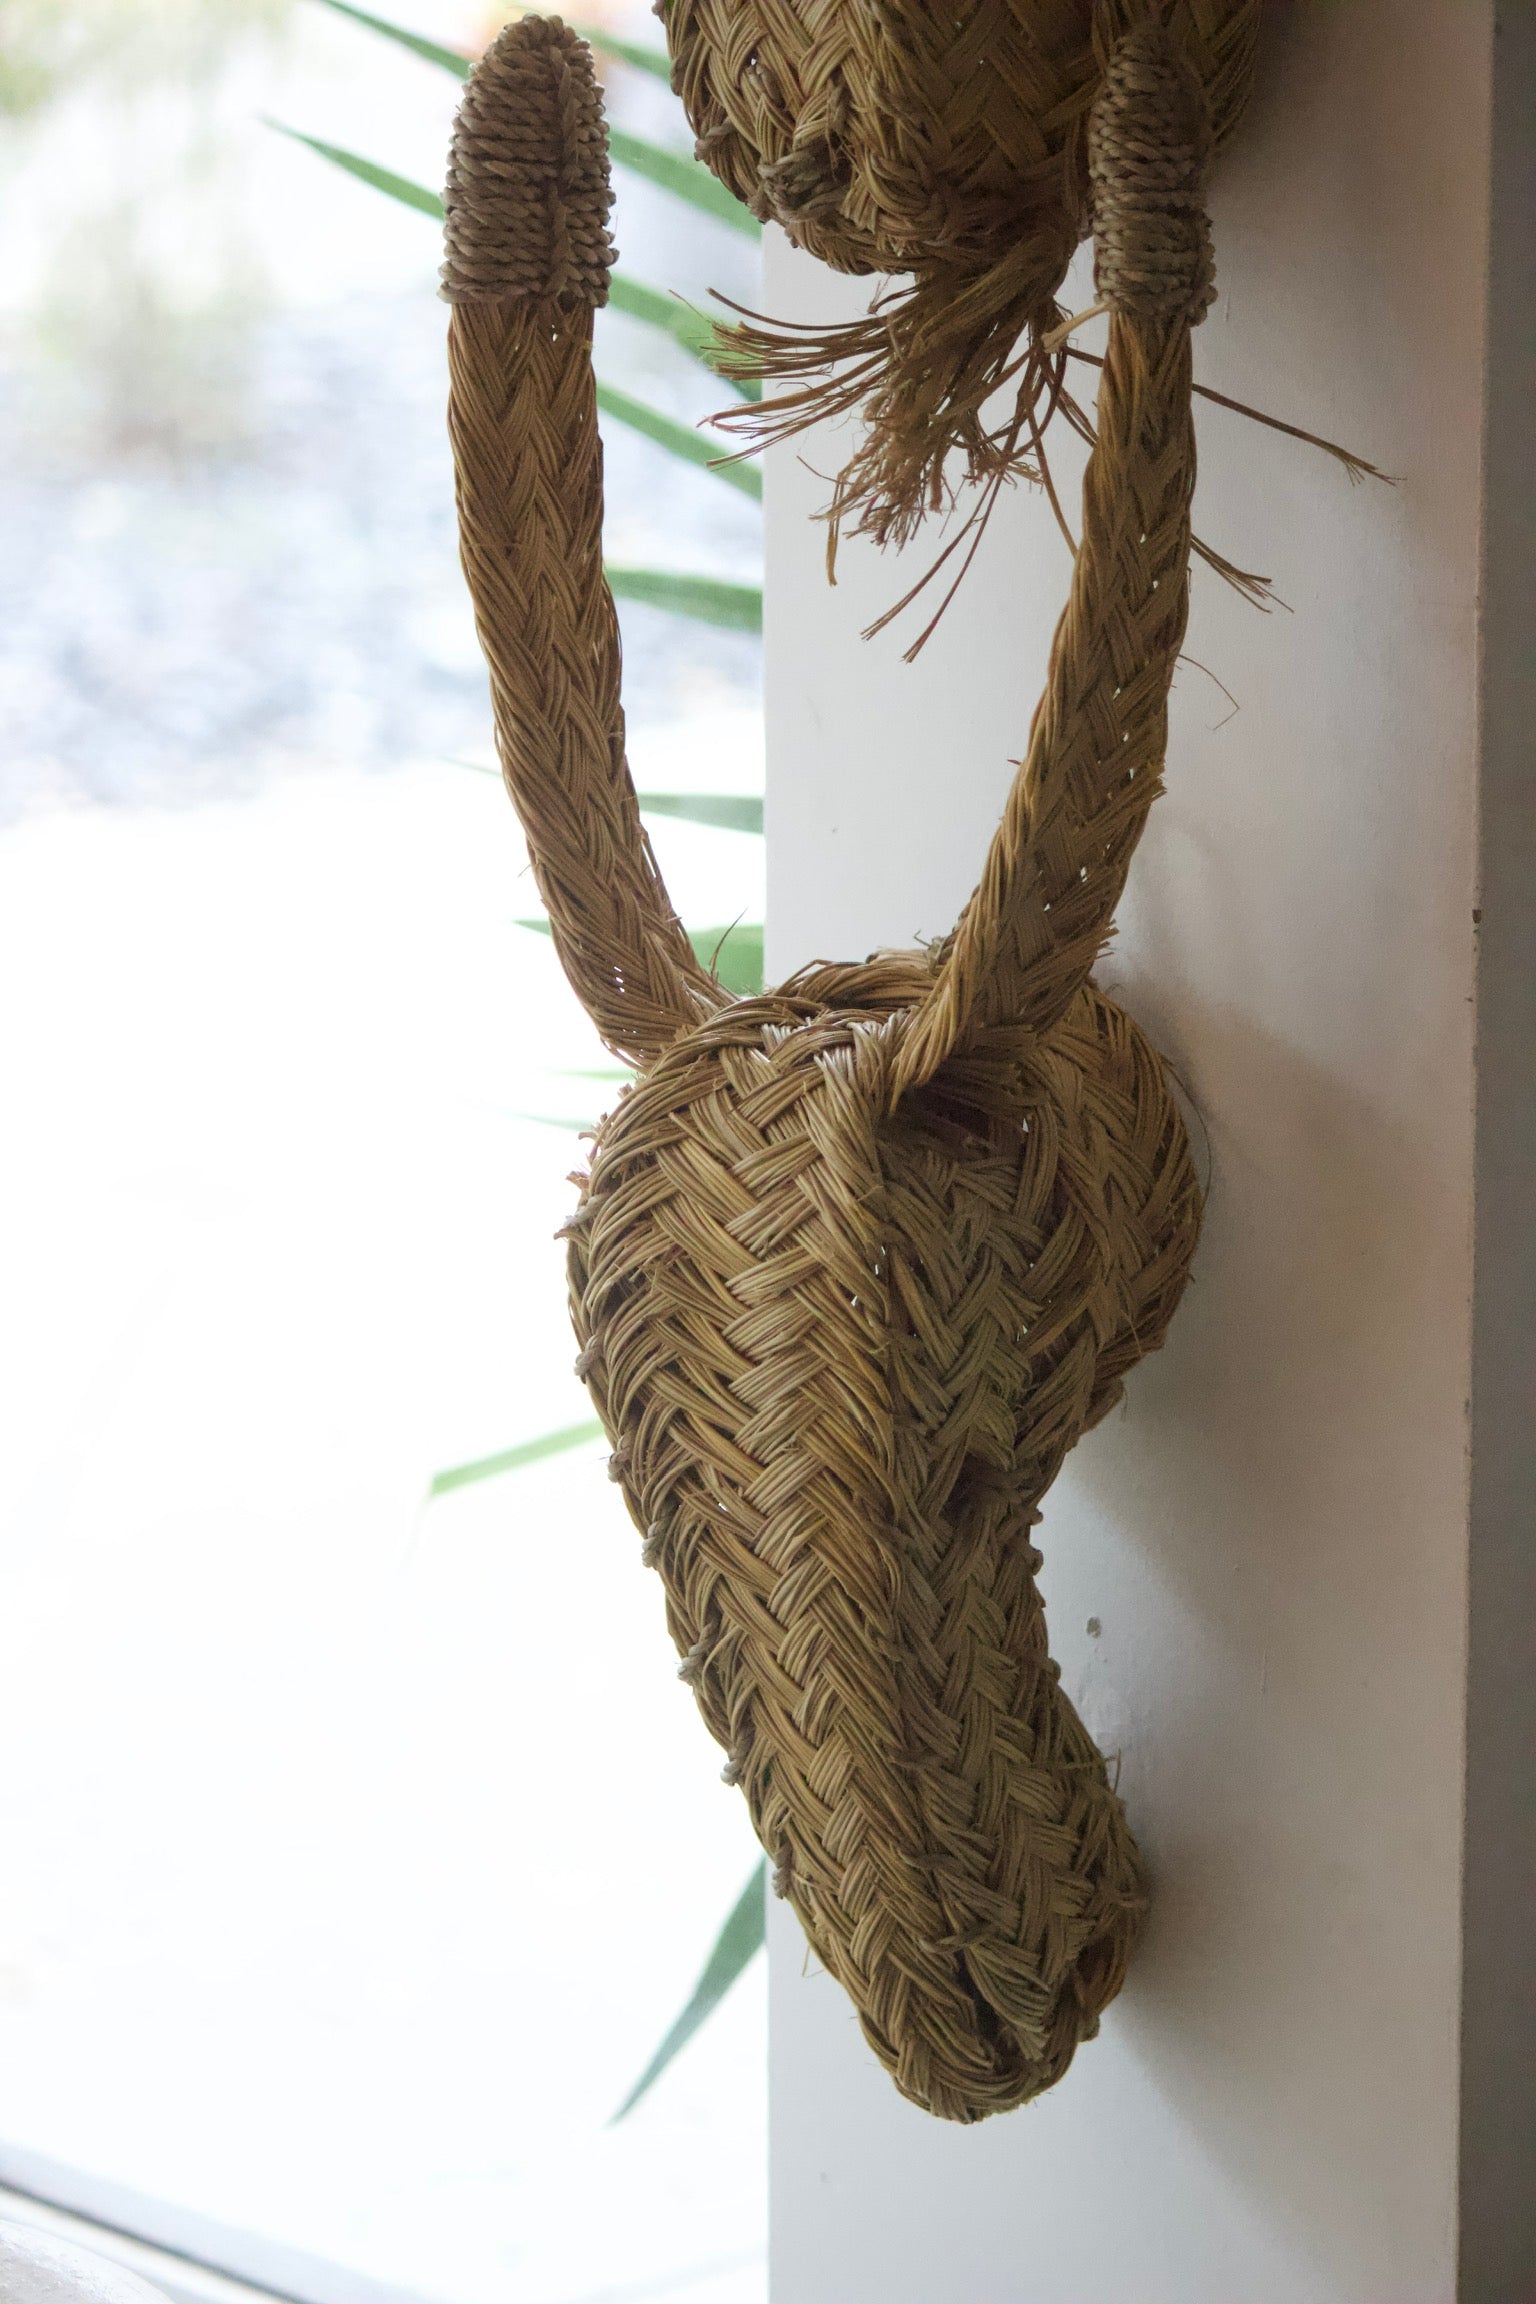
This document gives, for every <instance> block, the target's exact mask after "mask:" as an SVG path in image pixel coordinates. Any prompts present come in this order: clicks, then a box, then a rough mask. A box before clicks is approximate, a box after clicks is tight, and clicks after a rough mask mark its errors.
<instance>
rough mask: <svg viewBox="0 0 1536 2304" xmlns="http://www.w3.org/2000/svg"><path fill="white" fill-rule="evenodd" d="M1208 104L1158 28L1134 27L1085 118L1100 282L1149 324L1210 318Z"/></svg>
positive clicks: (1106, 295)
mask: <svg viewBox="0 0 1536 2304" xmlns="http://www.w3.org/2000/svg"><path fill="white" fill-rule="evenodd" d="M1210 143H1211V137H1210V125H1209V120H1208V116H1207V113H1206V108H1205V102H1204V99H1203V97H1202V96H1201V93H1200V90H1199V88H1198V86H1197V85H1196V83H1195V82H1194V81H1193V80H1192V79H1191V78H1190V76H1189V74H1188V73H1187V72H1186V71H1185V69H1184V67H1183V66H1182V64H1181V63H1180V62H1179V59H1178V57H1177V55H1176V54H1175V53H1174V50H1173V48H1172V46H1171V44H1170V42H1169V40H1168V37H1167V35H1166V33H1165V32H1164V31H1163V29H1162V27H1161V26H1160V25H1158V24H1154V23H1148V24H1144V25H1140V26H1138V27H1137V28H1136V30H1135V31H1133V32H1128V33H1127V34H1126V36H1125V38H1124V39H1123V40H1122V41H1121V42H1120V43H1119V45H1118V47H1117V48H1116V50H1115V52H1114V55H1113V56H1112V58H1111V59H1110V64H1109V69H1108V71H1107V72H1106V74H1105V76H1104V85H1103V87H1102V89H1101V90H1100V92H1099V95H1098V98H1097V100H1096V102H1095V104H1094V107H1093V111H1092V113H1091V114H1090V116H1089V121H1088V178H1089V184H1090V187H1091V196H1092V202H1093V239H1094V278H1095V280H1096V281H1097V284H1098V289H1099V294H1100V295H1101V296H1102V297H1103V299H1104V301H1105V303H1106V304H1112V305H1113V306H1114V307H1115V308H1116V309H1117V310H1118V311H1121V312H1127V313H1130V314H1132V315H1134V316H1135V317H1136V318H1138V319H1143V320H1155V319H1166V320H1187V321H1188V322H1190V323H1191V324H1193V323H1194V322H1196V321H1199V320H1202V319H1204V317H1205V315H1206V313H1207V312H1208V311H1209V309H1210V306H1211V301H1212V298H1213V297H1214V295H1215V256H1214V252H1213V250H1212V247H1211V228H1210V223H1209V221H1208V219H1207V217H1206V213H1205V171H1206V164H1207V161H1208V159H1209V154H1210Z"/></svg>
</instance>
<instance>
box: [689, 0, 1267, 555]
mask: <svg viewBox="0 0 1536 2304" xmlns="http://www.w3.org/2000/svg"><path fill="white" fill-rule="evenodd" d="M1260 6H1261V0H959V4H958V5H956V6H952V7H944V8H936V7H934V6H932V5H931V0H860V4H859V5H857V6H846V5H843V4H842V0H659V4H658V7H657V14H658V15H659V16H660V17H661V19H662V21H663V23H664V24H665V26H666V32H667V40H668V44H669V46H670V49H671V53H672V57H673V67H674V69H673V85H674V87H675V88H676V89H677V91H678V93H679V95H680V96H681V97H682V100H683V103H684V106H685V108H686V109H687V112H688V116H689V119H690V121H691V122H692V125H693V128H694V131H695V134H696V137H697V140H698V141H697V149H698V154H699V157H700V159H701V160H703V161H704V162H706V164H707V165H708V166H709V167H710V168H712V169H713V170H714V171H715V173H716V175H717V176H718V177H719V178H720V180H721V182H722V183H723V184H725V185H726V186H727V187H728V188H729V189H730V190H731V191H732V192H734V193H735V195H736V197H737V198H738V199H739V200H741V201H743V202H744V203H745V204H746V205H747V206H748V207H750V208H751V209H752V210H753V212H754V214H756V215H758V216H760V217H762V218H764V219H765V220H772V221H774V222H776V223H779V224H781V225H783V227H784V229H785V230H786V231H787V232H788V233H789V235H790V237H791V238H792V239H793V240H795V241H796V242H797V243H798V245H799V246H801V247H802V248H805V249H806V250H807V251H808V252H809V253H810V254H811V255H813V256H819V257H820V258H822V260H823V261H824V262H826V263H828V264H832V265H834V266H836V268H837V269H838V270H839V271H844V272H857V273H884V274H892V275H909V276H910V281H911V285H910V287H908V288H905V289H903V290H902V291H900V292H899V293H895V294H891V295H887V296H886V297H884V298H882V300H881V302H880V305H879V308H878V310H877V311H876V312H875V313H874V314H872V315H871V317H870V318H869V319H867V320H859V321H854V322H850V323H848V324H846V325H844V326H839V327H832V328H810V329H785V328H777V327H775V326H773V325H772V324H771V323H768V324H764V325H761V326H757V327H751V328H748V329H746V330H744V331H742V332H741V333H740V334H738V335H737V336H736V337H735V338H734V339H733V341H732V346H731V355H732V360H733V363H734V364H736V365H739V367H740V368H741V370H742V372H744V373H751V374H757V375H762V376H765V377H768V378H776V379H778V380H779V381H780V382H782V383H783V384H784V385H785V386H786V387H787V388H786V390H785V391H784V392H783V393H782V394H781V395H779V396H777V397H774V398H772V399H768V400H765V401H764V402H763V404H762V406H761V407H760V408H755V409H751V410H743V411H737V412H734V413H733V417H732V422H733V424H734V425H735V426H736V427H737V428H739V429H740V430H741V431H742V432H743V433H744V434H746V435H747V436H749V437H752V438H757V439H764V438H770V439H771V438H778V437H782V436H784V435H785V434H786V433H790V432H794V431H797V430H799V429H800V428H801V427H802V426H804V425H808V424H813V423H816V422H818V421H820V420H821V419H822V418H824V417H828V416H835V415H843V414H847V413H850V412H851V411H853V410H854V409H862V410H863V414H864V419H865V421H864V426H863V432H862V436H861V439H860V442H859V445H858V447H857V448H856V449H855V451H854V453H853V455H852V457H851V458H850V460H849V462H848V464H847V466H846V467H845V469H844V471H843V473H842V475H841V477H840V480H839V483H838V486H837V489H836V492H835V494H834V497H833V502H832V513H833V516H834V519H835V520H836V521H837V522H838V523H839V524H841V525H846V526H847V527H849V528H850V529H851V530H853V531H854V532H860V531H862V532H866V533H870V534H873V535H874V536H876V537H877V538H878V539H879V540H880V541H881V542H882V543H884V542H892V541H894V542H905V541H906V540H907V539H908V538H909V537H910V536H911V535H912V533H913V531H914V530H915V528H916V526H917V524H918V523H919V521H920V520H921V518H922V515H923V513H924V511H925V510H928V509H931V508H936V507H937V506H939V505H940V504H942V503H943V502H944V501H946V498H947V493H948V484H947V480H946V474H945V464H946V459H947V458H948V457H949V456H950V452H951V451H952V450H954V449H957V448H958V449H959V450H960V451H961V452H962V454H963V457H964V459H965V466H966V472H967V476H968V477H969V478H970V479H971V480H973V481H976V482H981V483H985V482H986V481H988V480H991V479H994V478H996V477H997V476H998V475H999V473H1001V472H1004V471H1006V470H1008V469H1014V470H1022V469H1026V468H1030V467H1031V465H1032V462H1033V459H1034V458H1035V456H1036V454H1037V450H1038V441H1037V440H1036V438H1035V433H1034V427H1035V426H1037V425H1038V426H1040V427H1042V428H1043V426H1044V425H1045V424H1046V423H1048V422H1049V419H1050V416H1051V415H1052V413H1053V412H1054V411H1055V409H1056V407H1057V406H1058V405H1059V402H1060V398H1061V393H1062V384H1063V364H1062V358H1061V355H1060V354H1059V353H1054V354H1053V353H1051V352H1049V351H1048V350H1047V349H1046V348H1045V346H1044V344H1043V342H1042V339H1043V338H1044V337H1045V336H1046V335H1047V334H1048V333H1049V331H1050V330H1051V329H1052V327H1053V326H1054V325H1055V324H1056V322H1057V320H1058V319H1059V317H1060V315H1059V313H1058V311H1057V307H1056V297H1057V294H1058V292H1059V290H1060V288H1061V284H1062V280H1063V278H1064V276H1065V273H1066V269H1067V265H1068V263H1069V261H1070V259H1071V256H1072V252H1073V250H1074V249H1075V248H1076V246H1077V244H1078V242H1079V241H1080V239H1081V238H1082V236H1083V234H1084V232H1085V230H1086V229H1087V228H1088V225H1089V221H1090V215H1091V204H1092V203H1091V185H1090V177H1089V167H1088V154H1087V126H1088V120H1089V117H1090V114H1091V112H1092V109H1093V106H1094V103H1095V101H1096V99H1097V97H1098V94H1099V91H1100V89H1101V87H1102V84H1103V77H1104V72H1105V69H1106V66H1107V64H1108V61H1109V58H1110V57H1111V55H1112V54H1113V53H1114V51H1115V49H1116V47H1117V46H1118V45H1119V43H1120V41H1121V40H1122V38H1123V37H1124V35H1125V34H1126V33H1127V32H1128V31H1131V30H1134V29H1135V28H1136V27H1137V26H1139V25H1141V24H1143V23H1146V22H1151V23H1154V24H1162V25H1163V26H1164V27H1165V29H1166V31H1167V34H1168V37H1169V39H1170V41H1171V43H1172V45H1173V47H1174V48H1175V50H1176V51H1177V53H1178V55H1179V56H1180V57H1181V59H1182V60H1183V62H1184V64H1185V66H1186V68H1187V70H1188V71H1189V73H1190V74H1191V76H1192V78H1193V80H1194V81H1195V83H1196V85H1197V87H1198V90H1199V93H1200V95H1201V96H1202V97H1203V99H1204V108H1205V112H1206V116H1207V118H1208V120H1209V123H1210V130H1211V134H1212V136H1213V138H1214V140H1215V142H1216V143H1218V144H1219V143H1221V142H1223V141H1224V140H1225V139H1226V138H1227V136H1228V135H1230V133H1231V132H1232V130H1233V128H1234V127H1235V126H1236V123H1237V121H1238V119H1239V118H1240V116H1241V114H1242V111H1243V108H1244V105H1245V104H1246V102H1247V98H1248V94H1249V90H1250V87H1251V84H1252V78H1253V66H1254V57H1255V52H1256V48H1257V41H1258V31H1259V19H1260ZM1021 338H1022V340H1023V341H1022V344H1021ZM1005 385H1009V386H1010V391H1009V414H1008V416H1007V417H1006V419H1005V420H1004V421H1003V422H1002V423H1001V424H1000V425H999V424H995V423H991V422H989V421H988V420H987V418H986V416H985V415H984V413H983V411H984V409H985V405H986V403H987V401H988V400H989V399H990V398H991V397H992V395H993V394H994V393H995V392H997V391H998V390H999V389H1000V388H1002V387H1003V386H1005Z"/></svg>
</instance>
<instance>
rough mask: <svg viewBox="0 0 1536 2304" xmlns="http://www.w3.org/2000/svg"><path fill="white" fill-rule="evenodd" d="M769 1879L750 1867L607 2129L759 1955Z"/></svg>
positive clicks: (650, 2085) (650, 2084) (759, 1869)
mask: <svg viewBox="0 0 1536 2304" xmlns="http://www.w3.org/2000/svg"><path fill="white" fill-rule="evenodd" d="M767 1875H768V1867H767V1865H766V1864H758V1865H757V1866H756V1867H755V1868H754V1870H753V1873H752V1877H751V1879H750V1880H749V1881H748V1882H747V1884H746V1886H745V1888H743V1890H742V1892H741V1895H740V1896H739V1897H738V1899H737V1901H736V1904H735V1906H734V1907H733V1909H732V1911H731V1915H730V1917H729V1919H728V1920H727V1921H726V1923H725V1926H724V1927H723V1928H722V1929H721V1931H720V1933H719V1935H718V1936H717V1937H716V1938H715V1945H714V1950H713V1951H712V1952H711V1953H710V1955H709V1958H708V1959H707V1960H706V1961H705V1963H704V1972H703V1974H702V1975H701V1976H700V1978H699V1980H698V1982H697V1984H696V1985H695V1986H694V1988H693V1994H692V1997H691V1998H690V2000H689V2001H688V2004H687V2006H686V2007H685V2008H684V2009H683V2011H682V2014H681V2015H680V2016H679V2017H678V2019H677V2021H676V2023H675V2024H674V2025H673V2026H672V2028H671V2030H670V2031H669V2032H668V2034H667V2036H666V2038H665V2039H664V2040H663V2041H662V2043H661V2046H660V2047H659V2048H658V2049H657V2051H656V2053H655V2055H654V2056H653V2057H652V2058H651V2060H650V2062H649V2064H647V2066H646V2068H645V2070H644V2071H643V2072H642V2073H641V2075H640V2077H639V2079H638V2080H637V2081H636V2082H635V2085H634V2086H633V2088H631V2090H630V2092H629V2094H628V2095H627V2096H626V2097H625V2099H624V2101H623V2103H622V2104H621V2105H620V2106H619V2108H618V2110H617V2112H615V2114H614V2115H613V2119H612V2120H611V2121H610V2123H609V2125H610V2127H615V2128H616V2127H617V2126H618V2124H619V2122H620V2121H621V2120H623V2119H626V2118H627V2117H628V2115H629V2114H630V2113H631V2112H633V2110H634V2108H635V2106H636V2105H637V2104H638V2103H639V2102H640V2099H641V2098H642V2097H643V2096H646V2095H649V2093H650V2091H651V2090H652V2089H653V2088H654V2087H655V2085H656V2083H657V2081H658V2080H659V2079H660V2078H661V2076H662V2074H663V2072H665V2070H666V2069H667V2066H668V2065H669V2064H670V2063H671V2062H672V2061H673V2059H674V2058H675V2057H676V2056H677V2055H678V2054H679V2053H680V2052H681V2050H683V2049H684V2048H686V2047H687V2045H688V2043H689V2041H690V2040H691V2039H692V2038H693V2036H694V2034H695V2032H697V2031H698V2029H699V2026H700V2025H701V2024H703V2023H704V2022H705V2020H706V2019H707V2018H708V2017H710V2016H712V2015H713V2014H714V2012H715V2010H716V2009H717V2008H718V2007H719V2005H720V2003H721V2001H722V2000H723V1999H724V1998H725V1996H726V1994H727V1992H729V1990H730V1989H731V1986H732V1985H733V1984H734V1983H735V1982H736V1979H737V1978H738V1976H740V1975H741V1974H742V1972H743V1971H744V1970H745V1969H746V1968H748V1967H750V1966H751V1964H752V1962H753V1960H754V1959H755V1958H756V1957H757V1955H758V1953H759V1952H761V1950H762V1948H763V1945H764V1943H765V1942H766V1940H767V1934H768V1928H767V1917H768V1916H767V1912H766V1909H765V1892H766V1889H767V1885H768V1879H767Z"/></svg>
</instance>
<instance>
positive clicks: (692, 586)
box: [603, 564, 763, 632]
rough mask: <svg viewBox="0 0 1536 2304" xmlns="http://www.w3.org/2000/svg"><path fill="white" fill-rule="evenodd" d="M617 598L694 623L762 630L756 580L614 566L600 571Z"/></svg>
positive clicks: (738, 629) (760, 601)
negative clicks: (731, 580)
mask: <svg viewBox="0 0 1536 2304" xmlns="http://www.w3.org/2000/svg"><path fill="white" fill-rule="evenodd" d="M603 573H604V574H605V575H606V577H607V579H608V588H609V590H610V591H611V592H612V593H613V594H614V597H615V598H616V599H619V600H639V601H643V602H644V603H645V605H646V606H647V607H650V608H665V609H667V610H668V611H669V612H670V613H671V614H672V615H674V616H691V617H692V618H693V620H694V622H695V623H696V624H716V625H719V626H720V627H721V629H722V630H724V631H727V632H761V630H762V628H763V595H762V590H761V587H760V586H758V585H756V584H729V583H726V582H725V581H724V579H723V578H721V577H718V576H682V575H675V574H674V573H673V571H672V570H671V569H670V568H616V567H614V566H612V565H611V564H610V565H609V566H608V567H606V568H605V569H604V571H603Z"/></svg>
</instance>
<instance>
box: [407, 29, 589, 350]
mask: <svg viewBox="0 0 1536 2304" xmlns="http://www.w3.org/2000/svg"><path fill="white" fill-rule="evenodd" d="M612 206H613V194H612V190H611V188H610V185H609V180H608V150H607V141H606V138H605V136H604V132H603V115H602V102H601V98H600V96H599V93H598V87H597V79H596V75H595V74H594V72H593V69H592V52H591V50H590V49H589V48H588V47H587V45H586V42H585V41H583V40H579V39H578V38H577V36H576V34H575V33H574V32H572V31H571V30H570V29H569V28H568V27H567V26H566V25H564V24H562V23H561V21H560V19H559V17H558V16H547V17H545V16H524V17H521V18H519V19H518V21H517V22H515V23H512V24H509V25H508V26H507V28H506V30H505V31H504V32H503V33H502V35H501V37H500V38H499V39H498V40H497V41H495V42H494V43H493V45H492V46H491V47H490V48H488V49H487V50H486V53H485V54H484V56H482V58H481V59H480V62H479V63H478V64H477V65H476V67H475V71H474V74H473V76H472V78H471V80H470V82H469V86H468V88H467V89H466V91H465V94H464V100H463V103H462V104H461V106H460V108H459V116H458V120H457V122H456V124H455V127H454V133H453V143H452V146H451V149H450V153H449V160H448V186H447V190H446V192H445V194H444V207H445V209H446V211H447V223H446V227H445V234H446V258H447V260H446V262H445V263H444V266H443V295H444V296H445V297H446V298H447V300H448V302H449V303H450V304H467V303H494V302H501V301H504V300H507V299H511V298H546V297H551V298H558V299H560V300H561V301H562V302H563V303H566V304H568V305H569V304H577V305H580V304H585V305H588V306H591V305H597V304H606V303H607V301H608V272H609V267H610V265H611V264H612V262H613V244H612V242H611V241H610V239H609V237H608V214H609V210H610V209H611V208H612Z"/></svg>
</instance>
